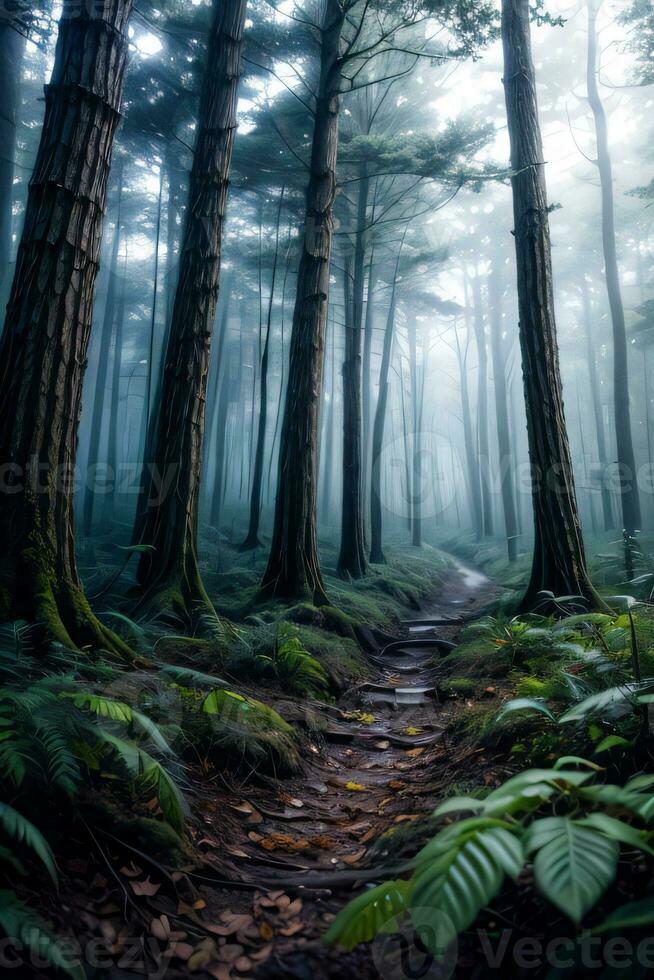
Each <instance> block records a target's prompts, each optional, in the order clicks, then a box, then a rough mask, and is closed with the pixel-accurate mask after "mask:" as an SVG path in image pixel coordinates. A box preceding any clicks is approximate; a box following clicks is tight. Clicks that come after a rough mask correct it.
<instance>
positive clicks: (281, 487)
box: [261, 0, 344, 603]
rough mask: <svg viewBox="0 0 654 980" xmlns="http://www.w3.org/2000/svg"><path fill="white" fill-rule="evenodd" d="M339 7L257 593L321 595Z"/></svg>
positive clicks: (325, 76)
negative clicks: (319, 523)
mask: <svg viewBox="0 0 654 980" xmlns="http://www.w3.org/2000/svg"><path fill="white" fill-rule="evenodd" d="M343 22H344V13H343V10H342V9H341V6H340V3H339V2H338V0H327V3H326V9H325V19H324V23H323V26H322V31H321V35H320V36H321V49H320V80H319V83H318V95H317V98H316V106H315V115H314V128H313V138H312V146H311V163H310V175H309V184H308V187H307V194H306V217H305V229H304V239H303V242H302V254H301V257H300V266H299V269H298V276H297V292H296V300H295V309H294V311H293V329H292V333H291V346H290V354H289V375H288V384H287V388H286V400H285V407H284V421H283V424H282V433H281V440H280V452H279V479H278V485H277V498H276V501H275V523H274V529H273V540H272V545H271V549H270V555H269V558H268V566H267V568H266V571H265V573H264V576H263V580H262V584H261V592H262V595H277V596H284V597H287V598H298V599H300V598H304V599H309V600H310V601H313V602H316V603H324V602H326V601H327V597H326V594H325V588H324V585H323V580H322V573H321V571H320V561H319V558H318V540H317V529H316V490H317V482H318V481H317V476H318V474H317V470H318V424H319V415H320V393H321V390H322V372H323V361H324V351H325V328H326V322H327V303H328V296H329V260H330V254H331V242H332V225H333V207H334V195H335V191H336V155H337V150H338V113H339V94H338V93H339V89H340V81H341V64H340V60H339V48H340V37H341V30H342V27H343Z"/></svg>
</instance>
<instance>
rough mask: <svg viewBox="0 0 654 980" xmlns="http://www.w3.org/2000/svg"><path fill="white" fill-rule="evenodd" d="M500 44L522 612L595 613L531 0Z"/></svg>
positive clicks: (509, 21)
mask: <svg viewBox="0 0 654 980" xmlns="http://www.w3.org/2000/svg"><path fill="white" fill-rule="evenodd" d="M502 42H503V48H504V86H505V95H506V110H507V123H508V130H509V139H510V144H511V169H512V171H513V176H512V178H511V184H512V188H513V217H514V226H515V227H514V235H515V251H516V262H517V285H518V310H519V318H520V347H521V351H522V369H523V377H524V389H525V405H526V413H527V435H528V439H529V454H530V458H531V464H532V471H533V472H532V479H533V485H532V503H533V508H534V556H533V563H532V569H531V578H530V581H529V585H528V587H527V591H526V594H525V596H524V599H523V601H522V608H524V609H530V608H533V607H534V606H536V605H538V604H540V603H541V602H542V600H543V597H542V596H541V595H540V593H541V592H543V591H550V592H552V593H554V595H555V596H559V595H581V596H583V598H584V600H585V601H586V602H588V603H589V604H591V605H596V606H597V605H600V604H601V600H600V599H599V597H598V596H597V594H596V592H595V591H594V589H593V586H592V585H591V582H590V579H589V577H588V572H587V570H586V559H585V555H584V545H583V539H582V536H581V526H580V521H579V514H578V510H577V500H576V496H575V489H574V477H573V472H572V462H571V459H570V447H569V444H568V435H567V431H566V426H565V417H564V413H563V397H562V391H561V376H560V371H559V355H558V346H557V339H556V322H555V317H554V295H553V289H552V259H551V249H550V233H549V216H548V210H547V191H546V187H545V171H544V163H543V146H542V138H541V132H540V124H539V120H538V107H537V100H536V82H535V73H534V66H533V61H532V56H531V39H530V29H529V0H502Z"/></svg>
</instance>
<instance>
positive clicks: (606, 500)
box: [581, 276, 648, 531]
mask: <svg viewBox="0 0 654 980" xmlns="http://www.w3.org/2000/svg"><path fill="white" fill-rule="evenodd" d="M581 299H582V305H583V315H584V331H585V333H586V357H587V360H588V376H589V379H590V393H591V397H592V400H593V415H594V418H595V434H596V439H597V459H598V462H599V466H600V470H601V496H602V516H603V518H604V530H605V531H610V530H612V529H613V528H614V527H615V521H614V520H613V507H612V506H611V492H610V490H609V488H608V486H607V484H606V461H607V457H606V435H605V432H604V414H603V412H602V399H601V397H600V386H599V379H598V377H597V360H596V358H595V345H594V344H593V336H592V328H591V313H590V298H589V296H588V284H587V282H586V280H585V278H584V277H583V276H582V277H581ZM646 417H648V416H646Z"/></svg>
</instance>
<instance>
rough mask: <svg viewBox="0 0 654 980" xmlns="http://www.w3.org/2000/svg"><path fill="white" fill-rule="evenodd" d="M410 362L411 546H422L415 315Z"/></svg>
mask: <svg viewBox="0 0 654 980" xmlns="http://www.w3.org/2000/svg"><path fill="white" fill-rule="evenodd" d="M407 333H408V336H409V362H410V371H411V412H412V436H413V438H412V440H411V502H410V510H411V544H412V545H413V547H414V548H420V547H421V545H422V432H421V429H422V411H423V400H424V374H423V376H422V378H420V379H419V378H418V339H417V323H416V318H415V315H412V314H408V324H407ZM423 371H424V366H423Z"/></svg>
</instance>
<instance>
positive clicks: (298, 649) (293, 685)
mask: <svg viewBox="0 0 654 980" xmlns="http://www.w3.org/2000/svg"><path fill="white" fill-rule="evenodd" d="M257 661H258V663H259V664H260V665H262V666H264V667H270V669H271V670H272V671H273V672H274V674H275V676H276V677H277V679H278V681H279V683H280V684H281V686H282V687H283V688H284V689H285V690H289V691H292V692H293V693H295V694H303V695H307V694H309V695H313V696H314V697H326V695H327V693H328V690H329V677H328V676H327V672H326V670H325V668H324V667H323V666H322V664H321V663H320V662H319V661H318V660H316V658H315V657H312V656H311V654H310V653H309V652H308V651H307V650H305V649H304V646H303V644H302V640H301V639H300V636H299V633H298V631H297V629H296V628H295V627H293V626H291V625H289V624H288V623H280V624H279V626H278V628H277V635H276V637H275V646H274V649H273V652H272V656H267V655H266V654H258V656H257Z"/></svg>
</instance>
